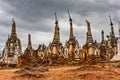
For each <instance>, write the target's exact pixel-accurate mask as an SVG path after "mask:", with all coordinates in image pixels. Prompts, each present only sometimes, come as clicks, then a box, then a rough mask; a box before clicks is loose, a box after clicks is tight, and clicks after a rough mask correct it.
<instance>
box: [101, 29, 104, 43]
mask: <svg viewBox="0 0 120 80" xmlns="http://www.w3.org/2000/svg"><path fill="white" fill-rule="evenodd" d="M101 37H102V39H101V43H104V31H103V30H102V31H101Z"/></svg>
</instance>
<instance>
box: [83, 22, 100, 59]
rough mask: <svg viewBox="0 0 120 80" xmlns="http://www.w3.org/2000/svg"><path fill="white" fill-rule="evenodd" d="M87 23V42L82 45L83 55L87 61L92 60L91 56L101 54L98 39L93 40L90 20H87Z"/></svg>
mask: <svg viewBox="0 0 120 80" xmlns="http://www.w3.org/2000/svg"><path fill="white" fill-rule="evenodd" d="M86 23H87V32H86V43H85V44H84V45H83V47H82V52H83V53H82V55H83V58H84V59H85V61H90V60H91V58H92V57H93V56H95V55H99V53H98V51H99V49H98V43H97V42H96V40H95V41H94V40H93V37H92V33H91V26H90V22H89V21H87V20H86Z"/></svg>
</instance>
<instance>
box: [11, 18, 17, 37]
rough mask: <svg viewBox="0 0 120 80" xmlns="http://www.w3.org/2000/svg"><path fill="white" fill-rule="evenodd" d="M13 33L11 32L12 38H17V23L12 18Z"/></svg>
mask: <svg viewBox="0 0 120 80" xmlns="http://www.w3.org/2000/svg"><path fill="white" fill-rule="evenodd" d="M12 22H13V23H12V31H11V37H12V38H16V37H17V34H16V23H15V21H14V18H12Z"/></svg>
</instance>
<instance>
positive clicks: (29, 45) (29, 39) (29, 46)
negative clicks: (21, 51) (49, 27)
mask: <svg viewBox="0 0 120 80" xmlns="http://www.w3.org/2000/svg"><path fill="white" fill-rule="evenodd" d="M27 48H28V49H32V43H31V35H30V34H28V46H27Z"/></svg>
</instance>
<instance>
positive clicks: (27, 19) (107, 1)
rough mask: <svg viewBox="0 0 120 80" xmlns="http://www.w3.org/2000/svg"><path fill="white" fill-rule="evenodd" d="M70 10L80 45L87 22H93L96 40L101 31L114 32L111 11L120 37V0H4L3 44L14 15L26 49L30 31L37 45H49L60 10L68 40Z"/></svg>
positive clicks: (0, 8) (0, 15) (0, 11)
mask: <svg viewBox="0 0 120 80" xmlns="http://www.w3.org/2000/svg"><path fill="white" fill-rule="evenodd" d="M67 9H69V10H70V14H71V17H72V19H73V29H74V35H75V36H76V38H77V39H78V41H79V43H80V46H82V45H83V44H84V43H85V42H86V39H85V35H86V30H87V26H86V22H85V20H86V19H87V20H88V21H89V22H90V23H91V29H92V35H93V38H94V40H97V41H98V42H99V41H100V40H101V30H104V31H105V35H107V34H109V32H110V25H109V24H110V22H109V13H110V14H111V17H112V20H113V23H114V30H115V34H116V36H118V27H119V25H118V24H119V22H120V0H0V47H4V46H5V42H6V40H7V38H8V34H10V33H11V25H12V18H15V22H16V25H17V35H18V37H19V38H20V40H21V43H22V48H23V50H24V49H25V48H26V46H27V38H28V34H29V33H30V34H31V38H32V44H33V48H35V49H36V48H37V47H38V45H39V44H42V43H45V44H46V45H48V44H49V42H51V41H52V39H53V34H54V27H55V20H54V13H55V12H56V13H57V16H58V20H59V27H60V36H61V37H60V38H61V42H62V43H63V45H64V42H65V41H66V40H68V38H69V19H68V13H67Z"/></svg>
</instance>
